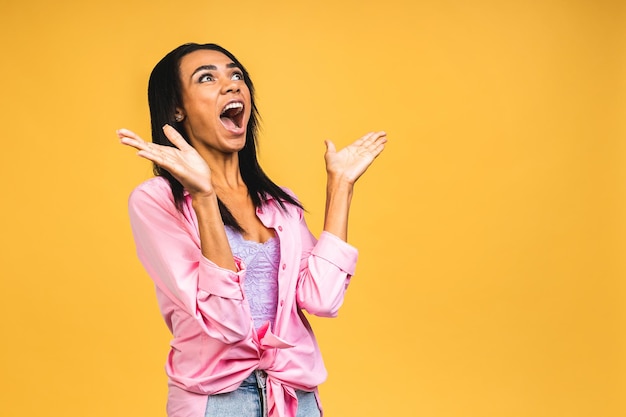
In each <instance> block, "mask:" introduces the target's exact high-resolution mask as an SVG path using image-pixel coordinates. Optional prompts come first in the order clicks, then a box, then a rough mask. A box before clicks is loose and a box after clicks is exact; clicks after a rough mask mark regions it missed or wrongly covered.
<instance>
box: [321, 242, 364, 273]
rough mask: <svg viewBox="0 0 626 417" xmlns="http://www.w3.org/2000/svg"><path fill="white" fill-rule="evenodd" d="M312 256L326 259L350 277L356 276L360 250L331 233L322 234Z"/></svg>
mask: <svg viewBox="0 0 626 417" xmlns="http://www.w3.org/2000/svg"><path fill="white" fill-rule="evenodd" d="M311 254H312V255H314V256H316V257H318V258H322V259H325V260H326V261H328V262H330V263H332V264H333V265H335V266H336V267H337V268H339V269H341V270H342V271H345V272H346V273H347V274H348V275H354V271H355V269H356V261H357V258H358V254H359V252H358V250H357V249H356V248H355V247H354V246H352V245H350V244H349V243H347V242H345V241H343V240H341V239H340V238H338V237H337V236H335V235H333V234H332V233H329V232H325V231H324V232H322V233H321V235H320V238H319V240H318V241H317V244H316V245H315V247H314V248H313V250H312V252H311Z"/></svg>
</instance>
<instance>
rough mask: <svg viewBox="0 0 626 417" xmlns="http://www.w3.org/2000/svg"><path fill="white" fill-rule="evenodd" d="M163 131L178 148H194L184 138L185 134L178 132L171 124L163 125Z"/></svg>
mask: <svg viewBox="0 0 626 417" xmlns="http://www.w3.org/2000/svg"><path fill="white" fill-rule="evenodd" d="M163 133H165V136H167V138H168V139H169V140H170V142H172V144H173V145H174V146H176V147H177V148H178V149H180V150H181V151H182V150H187V149H189V148H192V146H191V145H190V144H188V143H187V141H186V140H185V138H183V136H182V135H181V134H180V133H178V131H177V130H176V129H174V128H173V127H172V126H170V125H165V126H163Z"/></svg>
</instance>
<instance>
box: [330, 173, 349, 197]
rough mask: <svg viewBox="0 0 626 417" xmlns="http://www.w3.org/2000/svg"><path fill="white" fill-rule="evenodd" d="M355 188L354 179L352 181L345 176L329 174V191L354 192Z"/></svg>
mask: <svg viewBox="0 0 626 417" xmlns="http://www.w3.org/2000/svg"><path fill="white" fill-rule="evenodd" d="M353 189H354V181H350V180H348V179H346V178H345V177H337V176H333V175H329V176H328V179H327V181H326V190H327V191H340V192H341V191H346V192H350V193H351V192H352V190H353Z"/></svg>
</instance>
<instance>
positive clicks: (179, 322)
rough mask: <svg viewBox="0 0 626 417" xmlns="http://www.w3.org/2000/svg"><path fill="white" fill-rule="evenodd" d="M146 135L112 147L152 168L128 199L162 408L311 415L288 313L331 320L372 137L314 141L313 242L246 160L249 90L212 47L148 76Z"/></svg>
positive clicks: (312, 358)
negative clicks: (317, 207)
mask: <svg viewBox="0 0 626 417" xmlns="http://www.w3.org/2000/svg"><path fill="white" fill-rule="evenodd" d="M148 100H149V105H150V117H151V124H152V143H149V142H144V141H143V140H142V139H141V138H140V137H139V136H138V135H136V134H135V133H133V132H131V131H129V130H126V129H121V130H119V131H118V132H117V133H118V136H119V138H120V140H121V143H122V144H124V145H127V146H130V147H133V148H136V149H137V150H138V155H139V156H141V157H143V158H146V159H148V160H150V161H152V162H153V163H154V170H155V174H156V175H157V176H156V177H155V178H153V179H150V180H148V181H146V182H144V183H143V184H141V185H139V186H138V187H137V188H136V189H135V190H134V191H133V193H132V194H131V196H130V199H129V213H130V220H131V225H132V230H133V235H134V238H135V242H136V246H137V253H138V256H139V259H140V260H141V262H142V264H143V265H144V267H145V268H146V270H147V272H148V274H149V275H150V277H151V278H152V279H153V280H154V282H155V285H156V292H157V298H158V302H159V306H160V309H161V312H162V315H163V317H164V319H165V322H166V323H167V326H168V327H169V329H170V331H171V332H172V334H173V340H172V342H171V350H170V353H169V356H168V359H167V364H166V371H167V374H168V377H169V395H168V402H167V413H168V416H170V417H202V416H205V415H206V416H229V417H230V416H250V417H252V416H255V417H256V416H265V415H269V416H270V417H274V416H286V417H296V416H297V417H310V416H319V415H321V407H320V406H319V398H318V391H317V386H318V385H319V384H320V383H322V382H323V381H324V380H325V378H326V370H325V368H324V364H323V362H322V358H321V355H320V351H319V348H318V345H317V343H316V341H315V337H314V335H313V332H312V330H311V327H310V326H309V323H308V322H307V320H306V318H305V316H304V315H303V313H302V311H301V310H306V311H307V312H308V313H310V314H315V315H319V316H324V317H333V316H335V315H336V314H337V310H338V309H339V307H340V305H341V304H342V301H343V296H344V292H345V290H346V288H347V286H348V283H349V281H350V278H351V276H352V274H353V271H354V267H355V263H356V259H357V251H356V249H355V248H354V247H352V246H351V245H349V244H348V243H346V239H347V225H348V211H349V208H350V201H351V198H352V192H353V188H354V184H355V182H356V181H357V179H358V178H359V177H360V176H361V175H362V174H363V173H364V172H365V170H366V169H367V168H368V167H369V166H370V164H371V163H372V162H373V161H374V159H375V158H376V156H378V155H379V154H380V152H382V150H383V148H384V146H385V143H386V141H387V139H386V134H385V133H384V132H373V133H368V134H366V135H365V136H363V137H362V138H360V139H358V140H357V141H356V142H354V143H353V144H351V145H350V146H348V147H346V148H344V149H342V150H340V151H337V150H336V149H335V146H334V145H333V143H332V142H330V141H326V148H327V149H326V154H325V161H326V170H327V186H326V213H325V221H324V231H323V232H322V233H321V235H320V236H319V240H318V239H316V238H314V237H313V235H312V234H311V232H310V231H309V230H308V228H307V226H306V224H305V221H304V218H303V209H302V206H301V204H300V203H299V201H298V200H297V199H296V197H295V196H294V195H293V194H292V193H291V192H290V191H289V190H288V189H285V188H281V187H278V186H277V185H276V184H274V183H273V182H272V181H271V180H270V179H269V178H268V177H267V175H265V173H264V172H263V170H262V169H261V167H260V166H259V163H258V161H257V155H256V136H257V127H258V121H257V116H258V115H257V109H256V106H255V103H254V87H253V84H252V81H251V80H250V77H249V75H248V73H247V71H246V69H245V68H244V67H243V65H242V64H241V63H240V62H239V61H238V60H237V59H236V58H235V57H234V56H233V55H232V54H231V53H230V52H228V51H227V50H225V49H224V48H222V47H220V46H218V45H215V44H204V45H200V44H185V45H181V46H180V47H178V48H176V49H174V50H173V51H171V52H170V53H169V54H167V55H166V56H165V57H164V58H163V59H162V60H161V61H160V62H159V63H158V64H157V65H156V67H155V68H154V70H153V71H152V74H151V75H150V81H149V85H148Z"/></svg>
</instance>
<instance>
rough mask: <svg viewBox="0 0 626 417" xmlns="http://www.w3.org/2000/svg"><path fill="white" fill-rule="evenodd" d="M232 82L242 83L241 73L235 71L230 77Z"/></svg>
mask: <svg viewBox="0 0 626 417" xmlns="http://www.w3.org/2000/svg"><path fill="white" fill-rule="evenodd" d="M231 79H232V80H236V81H242V80H243V73H242V72H241V71H235V72H233V75H232V77H231Z"/></svg>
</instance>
